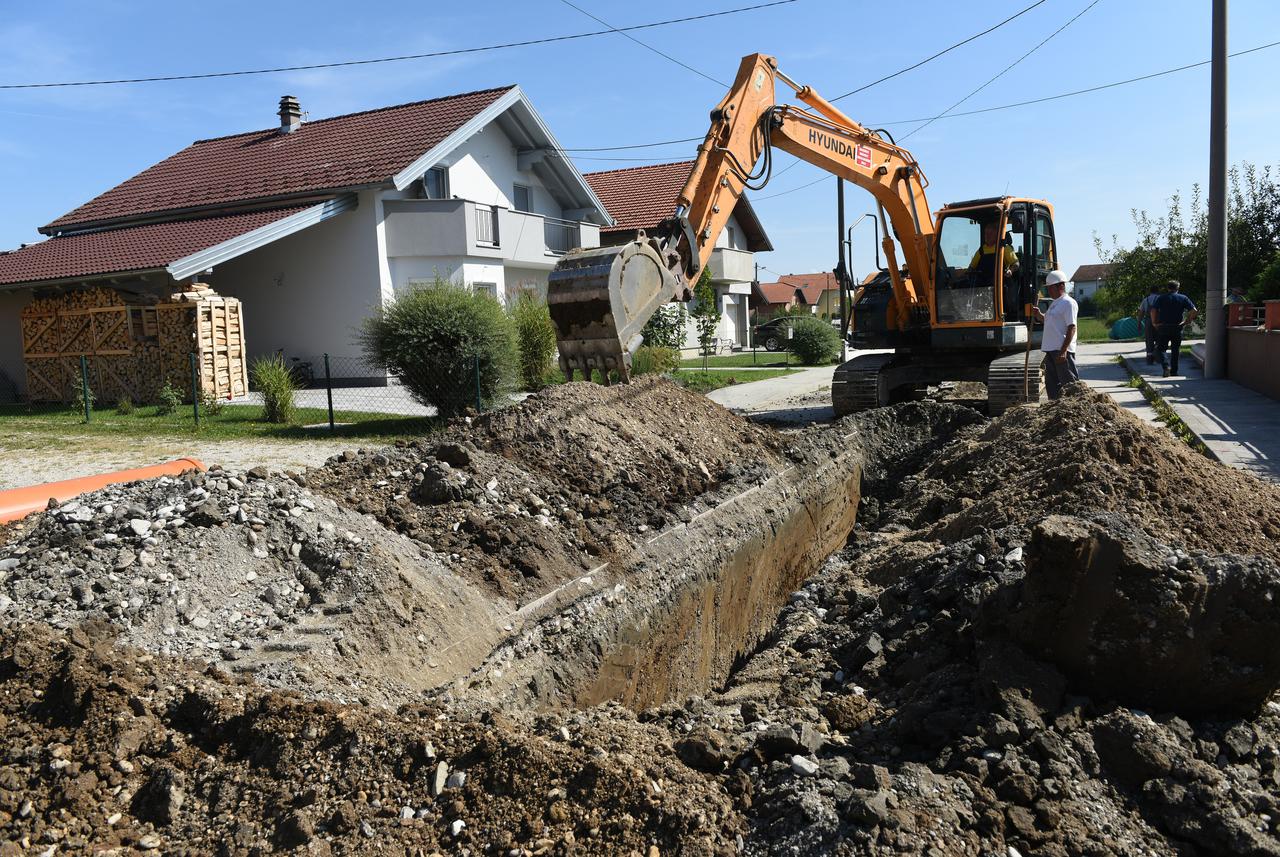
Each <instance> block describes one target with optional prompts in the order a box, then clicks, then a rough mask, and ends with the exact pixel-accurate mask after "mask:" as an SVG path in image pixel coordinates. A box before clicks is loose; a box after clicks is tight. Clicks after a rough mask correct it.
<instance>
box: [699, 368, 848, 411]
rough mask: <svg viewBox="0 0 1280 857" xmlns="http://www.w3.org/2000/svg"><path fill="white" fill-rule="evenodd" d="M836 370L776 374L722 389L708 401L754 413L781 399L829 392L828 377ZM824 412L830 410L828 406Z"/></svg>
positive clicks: (807, 370) (829, 383)
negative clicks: (822, 391)
mask: <svg viewBox="0 0 1280 857" xmlns="http://www.w3.org/2000/svg"><path fill="white" fill-rule="evenodd" d="M835 371H836V367H835V366H817V367H814V368H813V369H802V370H800V371H799V372H796V373H794V374H792V375H779V376H778V377H776V378H766V379H764V380H763V381H752V382H751V383H749V384H734V385H733V386H730V387H721V388H720V389H719V390H712V391H711V392H710V393H708V394H707V398H708V399H710V400H711V401H713V402H719V403H720V404H722V405H724V406H725V407H726V408H731V409H733V410H735V411H746V412H748V413H755V412H758V411H762V410H769V409H770V407H769V406H770V405H772V404H774V403H777V402H780V401H781V400H784V399H791V398H793V397H797V396H804V395H806V394H809V393H814V392H817V391H818V390H829V389H831V376H832V375H833V374H834V373H835ZM829 404H830V403H828V405H829ZM827 410H828V411H830V407H828V409H827Z"/></svg>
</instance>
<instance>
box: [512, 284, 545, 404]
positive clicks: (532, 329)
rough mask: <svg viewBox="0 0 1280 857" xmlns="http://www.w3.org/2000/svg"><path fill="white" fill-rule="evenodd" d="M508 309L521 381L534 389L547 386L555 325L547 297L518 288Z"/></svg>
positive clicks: (529, 388) (528, 388) (524, 385)
mask: <svg viewBox="0 0 1280 857" xmlns="http://www.w3.org/2000/svg"><path fill="white" fill-rule="evenodd" d="M510 313H511V323H512V324H513V325H514V326H515V333H516V345H517V348H518V350H519V352H520V385H521V387H523V388H524V389H525V390H528V391H529V392H536V391H538V390H541V389H542V388H543V387H545V386H546V384H547V376H548V375H550V374H551V360H552V358H553V357H555V353H556V326H555V324H553V323H552V321H551V311H550V310H549V309H548V308H547V303H546V301H542V300H539V299H538V297H537V295H535V294H534V293H532V292H527V291H526V292H521V293H520V294H519V295H518V296H517V297H516V299H515V301H514V302H513V303H512V304H511V307H510Z"/></svg>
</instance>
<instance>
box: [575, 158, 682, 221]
mask: <svg viewBox="0 0 1280 857" xmlns="http://www.w3.org/2000/svg"><path fill="white" fill-rule="evenodd" d="M692 169H693V161H677V162H676V163H674V164H651V165H649V166H647V167H627V168H625V169H621V170H604V171H603V172H598V173H583V175H582V177H583V178H584V179H586V180H587V184H589V185H591V189H592V190H594V191H595V192H596V196H598V197H600V201H601V202H603V203H604V207H605V210H606V211H608V212H609V214H611V215H613V219H614V220H616V221H618V222H617V223H616V224H615V225H613V226H609V227H604V228H602V229H601V230H600V231H601V232H617V231H619V230H622V229H653V228H654V227H655V226H657V225H658V224H659V223H661V222H662V221H663V220H666V219H667V218H668V217H670V216H671V212H672V211H673V210H674V209H675V206H676V197H677V196H679V195H680V191H681V189H682V188H683V187H684V183H685V182H686V181H688V180H689V171H690V170H692Z"/></svg>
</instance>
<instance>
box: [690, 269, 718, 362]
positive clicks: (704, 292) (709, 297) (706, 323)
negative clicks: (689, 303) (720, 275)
mask: <svg viewBox="0 0 1280 857" xmlns="http://www.w3.org/2000/svg"><path fill="white" fill-rule="evenodd" d="M693 301H694V303H693V311H692V312H691V315H692V316H693V323H694V324H695V325H696V326H697V329H698V350H699V351H700V352H701V353H702V354H712V353H714V351H715V348H714V343H715V339H716V328H718V327H719V326H720V302H719V299H718V298H717V297H716V290H715V287H714V286H712V285H711V269H710V268H703V269H702V274H701V275H700V276H699V277H698V284H697V286H695V287H694V289H693Z"/></svg>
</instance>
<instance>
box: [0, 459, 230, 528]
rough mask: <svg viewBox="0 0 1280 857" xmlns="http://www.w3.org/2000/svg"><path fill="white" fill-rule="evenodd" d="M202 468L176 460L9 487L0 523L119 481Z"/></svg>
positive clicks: (0, 497)
mask: <svg viewBox="0 0 1280 857" xmlns="http://www.w3.org/2000/svg"><path fill="white" fill-rule="evenodd" d="M204 469H205V466H204V465H203V464H202V463H201V462H200V461H199V459H195V458H176V459H174V460H173V461H166V462H165V463H164V464H152V465H151V466H149V467H135V468H133V469H131V470H117V471H115V472H114V473H99V474H96V475H94V476H81V477H80V478H79V479H66V480H63V481H62V482H45V483H44V484H42V485H28V486H26V487H25V488H10V489H9V490H8V491H0V524H7V523H8V522H10V521H16V520H18V519H19V518H25V517H26V516H27V515H30V514H31V513H32V512H39V511H41V510H42V509H44V508H46V507H47V506H48V505H49V500H50V499H53V500H57V501H58V502H59V503H61V502H64V501H66V500H70V499H71V498H72V497H78V496H80V495H81V494H84V493H86V492H88V491H97V490H98V489H99V488H105V487H106V486H108V485H115V484H117V483H120V482H137V481H139V480H140V479H154V478H156V477H157V476H177V475H178V474H180V473H185V472H186V471H188V470H204Z"/></svg>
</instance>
